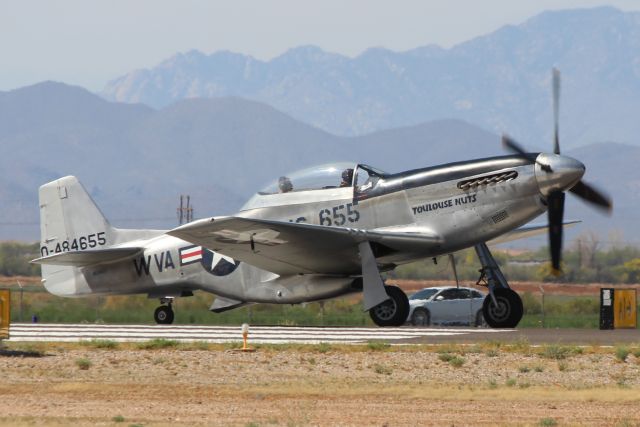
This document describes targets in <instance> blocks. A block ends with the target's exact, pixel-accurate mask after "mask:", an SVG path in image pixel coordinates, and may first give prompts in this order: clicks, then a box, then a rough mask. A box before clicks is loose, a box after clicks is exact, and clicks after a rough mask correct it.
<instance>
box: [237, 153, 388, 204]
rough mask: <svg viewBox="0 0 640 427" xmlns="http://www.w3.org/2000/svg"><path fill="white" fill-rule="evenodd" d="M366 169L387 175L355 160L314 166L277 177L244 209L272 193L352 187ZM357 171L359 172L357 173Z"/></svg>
mask: <svg viewBox="0 0 640 427" xmlns="http://www.w3.org/2000/svg"><path fill="white" fill-rule="evenodd" d="M364 170H367V171H369V172H370V173H371V172H373V173H375V174H377V175H380V176H382V175H385V173H384V172H382V171H379V170H377V169H374V168H371V167H369V166H365V165H358V164H357V163H353V162H337V163H328V164H324V165H319V166H313V167H310V168H307V169H302V170H299V171H296V172H292V173H289V174H286V175H281V176H280V177H278V178H276V179H275V180H273V181H272V182H271V183H269V185H267V186H266V187H264V188H263V189H262V190H260V191H258V193H256V194H255V195H254V196H253V197H252V198H251V199H250V200H249V201H248V202H247V203H246V205H245V206H244V207H243V210H244V209H245V208H249V207H251V206H254V205H256V202H258V200H257V199H261V198H264V197H267V196H272V195H281V196H282V195H284V194H288V193H297V194H300V193H302V192H306V191H316V190H331V189H342V188H350V189H352V188H353V186H354V181H355V180H354V178H355V175H356V174H357V173H360V172H364ZM356 171H358V172H357V173H356ZM257 204H260V203H257Z"/></svg>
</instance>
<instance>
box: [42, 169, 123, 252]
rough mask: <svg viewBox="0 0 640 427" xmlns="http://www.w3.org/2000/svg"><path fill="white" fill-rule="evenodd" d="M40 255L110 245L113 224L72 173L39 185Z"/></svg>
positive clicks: (112, 236)
mask: <svg viewBox="0 0 640 427" xmlns="http://www.w3.org/2000/svg"><path fill="white" fill-rule="evenodd" d="M39 202H40V236H41V248H42V252H43V253H42V256H46V255H50V254H51V253H55V252H63V251H69V250H82V249H90V248H100V247H106V246H109V245H112V244H113V242H114V239H113V238H114V234H115V233H114V228H113V227H111V225H110V224H109V221H107V219H106V218H105V216H104V215H103V214H102V212H101V211H100V209H99V208H98V206H96V204H95V202H94V201H93V199H91V196H89V193H87V190H86V189H85V188H84V187H83V185H82V184H81V183H80V181H78V179H77V178H76V177H75V176H66V177H64V178H60V179H57V180H55V181H51V182H49V183H47V184H44V185H43V186H41V187H40V192H39Z"/></svg>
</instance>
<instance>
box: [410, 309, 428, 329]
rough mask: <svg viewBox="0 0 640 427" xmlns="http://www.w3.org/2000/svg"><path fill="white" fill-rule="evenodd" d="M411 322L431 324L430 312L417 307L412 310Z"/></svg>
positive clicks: (423, 324) (417, 324) (420, 324)
mask: <svg viewBox="0 0 640 427" xmlns="http://www.w3.org/2000/svg"><path fill="white" fill-rule="evenodd" d="M411 324H412V325H413V326H429V325H431V314H430V313H429V310H427V309H426V308H422V307H418V308H416V309H415V310H413V314H412V315H411Z"/></svg>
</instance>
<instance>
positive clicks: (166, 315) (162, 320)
mask: <svg viewBox="0 0 640 427" xmlns="http://www.w3.org/2000/svg"><path fill="white" fill-rule="evenodd" d="M160 304H166V305H161V306H160V307H158V308H156V311H155V312H154V313H153V318H154V319H155V321H156V323H157V324H158V325H170V324H172V323H173V317H174V316H173V308H172V307H171V305H172V304H173V298H160Z"/></svg>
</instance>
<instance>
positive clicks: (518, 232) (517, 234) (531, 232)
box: [487, 221, 581, 245]
mask: <svg viewBox="0 0 640 427" xmlns="http://www.w3.org/2000/svg"><path fill="white" fill-rule="evenodd" d="M580 222H581V221H565V222H563V225H564V226H565V227H572V226H574V225H576V224H578V223H580ZM548 230H549V224H527V225H523V226H522V227H520V228H516V229H515V230H511V231H509V232H507V233H504V234H502V235H500V236H498V237H496V238H495V239H493V240H490V241H489V242H487V243H488V244H490V245H493V244H496V243H505V242H510V241H512V240H518V239H524V238H525V237H532V236H538V235H540V234H546V233H547V232H548Z"/></svg>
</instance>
